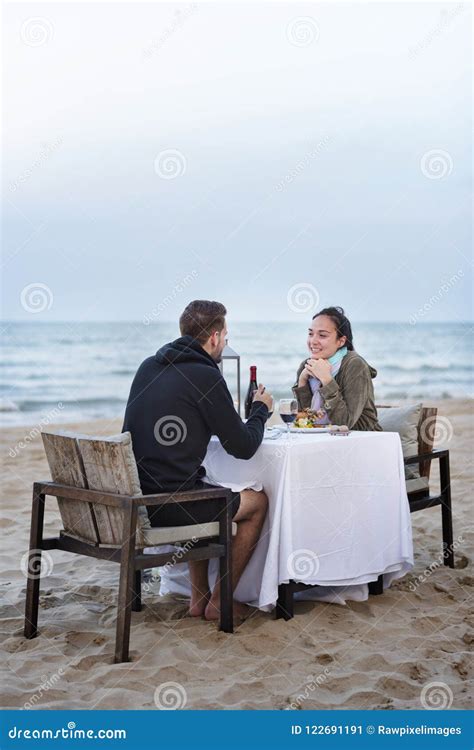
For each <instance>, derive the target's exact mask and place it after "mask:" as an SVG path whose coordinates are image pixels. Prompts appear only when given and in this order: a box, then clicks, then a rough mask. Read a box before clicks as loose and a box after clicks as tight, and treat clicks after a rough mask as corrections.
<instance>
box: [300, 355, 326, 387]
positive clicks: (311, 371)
mask: <svg viewBox="0 0 474 750" xmlns="http://www.w3.org/2000/svg"><path fill="white" fill-rule="evenodd" d="M303 372H307V373H308V377H309V378H311V377H313V378H318V380H320V381H321V383H322V385H327V384H328V383H330V382H331V380H332V375H331V364H330V363H329V362H328V360H327V359H308V360H306V366H305V369H304V370H303Z"/></svg>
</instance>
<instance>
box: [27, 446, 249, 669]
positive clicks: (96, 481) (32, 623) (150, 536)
mask: <svg viewBox="0 0 474 750" xmlns="http://www.w3.org/2000/svg"><path fill="white" fill-rule="evenodd" d="M42 437H43V444H44V448H45V452H46V456H47V459H48V463H49V467H50V471H51V477H52V480H53V481H51V482H35V483H34V485H33V505H32V515H31V532H30V550H29V558H28V579H27V589H26V611H25V628H24V634H25V637H26V638H34V637H35V636H36V635H37V634H38V628H37V623H38V604H39V590H40V570H41V552H42V550H52V549H59V550H63V551H66V552H72V553H74V554H79V555H86V556H88V557H95V558H97V559H99V560H110V561H112V562H117V563H119V565H120V583H119V594H118V610H117V625H116V641H115V662H124V661H128V658H129V642H130V622H131V612H132V610H135V611H140V610H141V571H142V570H143V569H144V568H151V567H155V566H162V565H167V564H173V562H175V560H176V554H174V555H173V553H163V554H145V553H144V548H145V547H154V546H157V545H164V544H175V543H183V542H187V544H186V545H185V546H184V548H182V549H181V550H180V555H179V562H180V563H181V562H187V561H190V560H209V559H210V558H213V557H217V558H219V561H220V571H219V572H220V580H221V588H220V596H221V600H220V612H221V614H220V629H221V630H223V631H225V632H227V633H232V632H233V617H232V614H233V613H232V575H231V561H232V560H231V555H232V531H233V530H235V524H233V523H232V515H231V497H232V492H231V490H228V489H225V488H209V489H199V490H192V491H189V492H179V493H160V494H156V495H146V497H144V496H143V495H142V493H141V489H140V482H139V478H138V470H137V466H136V463H135V458H134V456H133V451H132V441H131V435H130V433H129V432H126V433H122V435H119V436H117V437H114V438H100V439H99V438H98V439H96V438H91V437H87V436H78V435H72V434H71V433H64V432H62V433H45V432H43V433H42ZM47 496H53V497H56V498H57V501H58V506H59V512H60V514H61V520H62V523H63V526H64V528H63V530H62V531H61V532H60V534H59V536H58V537H54V538H49V539H43V517H44V508H45V500H46V497H47ZM211 498H212V499H215V500H218V501H221V502H222V513H221V514H220V515H219V520H218V521H215V522H209V523H204V524H192V525H189V526H178V527H170V528H152V527H151V525H150V521H149V518H148V513H147V510H146V507H145V506H144V502H146V504H147V505H152V506H160V505H166V504H168V503H174V502H179V503H180V504H184V503H199V502H200V501H203V500H208V499H211Z"/></svg>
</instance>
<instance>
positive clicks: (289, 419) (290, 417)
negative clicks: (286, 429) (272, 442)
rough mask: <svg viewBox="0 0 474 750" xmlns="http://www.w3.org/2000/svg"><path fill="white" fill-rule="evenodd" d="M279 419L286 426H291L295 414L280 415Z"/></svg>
mask: <svg viewBox="0 0 474 750" xmlns="http://www.w3.org/2000/svg"><path fill="white" fill-rule="evenodd" d="M280 417H281V418H282V419H283V421H284V422H286V423H287V424H291V422H294V421H295V419H296V414H280Z"/></svg>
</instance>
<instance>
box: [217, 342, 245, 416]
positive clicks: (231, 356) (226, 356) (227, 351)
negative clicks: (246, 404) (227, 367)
mask: <svg viewBox="0 0 474 750" xmlns="http://www.w3.org/2000/svg"><path fill="white" fill-rule="evenodd" d="M226 360H229V361H231V360H233V361H234V362H236V366H237V370H236V372H237V411H238V413H239V415H240V354H237V352H234V350H233V349H232V348H231V347H230V346H229V344H228V343H227V339H226V342H225V347H224V351H223V352H222V360H221V362H220V363H219V369H220V371H221V373H222V374H223V375H224V361H226ZM234 403H235V402H234Z"/></svg>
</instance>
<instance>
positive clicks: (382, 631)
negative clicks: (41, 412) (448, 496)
mask: <svg viewBox="0 0 474 750" xmlns="http://www.w3.org/2000/svg"><path fill="white" fill-rule="evenodd" d="M427 405H436V406H438V409H439V414H440V415H441V416H442V417H443V419H444V420H449V425H452V429H453V435H452V438H451V440H450V441H449V445H448V447H449V448H450V452H451V476H452V491H453V509H454V538H455V540H456V569H455V570H450V569H448V568H446V567H444V566H443V565H442V564H440V563H441V561H442V557H441V517H440V509H439V507H437V508H434V509H430V510H425V511H421V512H420V513H416V514H414V515H413V516H412V520H413V532H414V547H415V568H414V570H413V573H412V574H410V575H409V576H406V577H405V578H404V579H402V580H400V581H398V582H396V583H395V584H394V585H393V586H392V587H391V589H390V590H388V591H386V592H385V594H384V595H383V596H378V597H373V596H372V597H370V598H369V600H368V601H366V602H359V603H350V604H348V605H347V606H338V605H333V604H323V603H310V602H300V603H297V604H296V605H295V610H296V616H295V617H294V619H293V620H291V621H290V622H287V623H285V622H284V621H283V620H278V621H276V620H274V619H273V615H271V614H266V613H262V612H258V611H256V612H255V614H254V615H253V616H252V617H251V618H250V620H248V621H247V622H245V623H243V624H242V625H240V626H239V627H238V628H237V629H236V632H235V633H234V634H233V635H226V634H224V633H220V632H219V631H218V630H217V628H216V626H215V625H214V624H212V623H206V622H204V621H202V620H194V619H190V618H188V617H186V616H185V614H186V609H187V605H186V602H185V601H182V600H181V601H180V600H179V599H173V598H171V597H167V598H164V599H160V598H159V597H158V595H157V592H158V587H159V583H157V582H155V583H153V585H152V586H151V587H150V590H149V591H147V592H145V593H144V605H145V606H144V609H143V611H142V612H140V613H133V614H132V630H131V641H130V644H131V659H132V661H131V662H130V663H127V664H119V665H115V664H113V663H112V662H113V646H114V635H115V632H114V626H115V615H116V601H117V584H118V570H119V569H118V566H117V565H115V564H113V563H107V562H99V561H97V560H94V559H91V558H86V557H80V556H73V555H68V554H66V553H60V552H55V551H53V552H52V553H51V560H53V562H54V565H53V569H52V571H51V574H50V575H49V576H48V577H46V578H44V579H43V580H42V584H41V598H40V612H39V628H40V635H39V637H37V638H35V639H33V640H31V641H27V640H26V639H25V638H24V637H23V634H22V627H23V625H22V621H23V611H24V598H25V584H26V579H25V577H24V575H23V573H22V571H21V565H20V561H21V558H22V556H23V555H24V553H25V552H26V550H27V548H28V537H29V524H30V505H31V488H32V482H33V481H34V480H42V479H48V478H49V472H48V468H47V463H46V460H45V457H44V453H43V448H42V443H41V439H40V438H39V437H36V438H35V439H34V440H33V441H32V442H29V441H27V443H28V444H27V445H26V446H25V447H23V448H21V447H19V442H20V441H25V436H27V435H28V433H29V429H28V428H24V427H20V428H18V427H17V428H5V429H3V430H2V431H0V435H1V442H2V446H1V451H2V456H3V458H4V472H3V482H2V483H3V490H4V494H3V508H2V509H3V514H2V520H1V526H2V529H3V531H4V532H5V533H4V535H3V537H4V541H3V544H2V550H1V555H0V556H1V570H2V574H1V592H2V599H1V610H0V615H1V657H2V658H1V661H2V664H3V668H4V673H3V678H2V693H3V695H2V698H1V705H2V706H3V707H10V708H23V707H25V708H27V709H28V708H41V709H44V708H51V709H92V708H100V709H154V710H156V705H157V704H156V703H155V699H156V701H157V703H158V705H160V701H162V702H164V703H166V701H167V700H169V701H171V705H173V701H176V703H175V704H174V705H178V707H181V706H182V707H185V708H188V709H192V708H194V709H206V708H226V709H280V710H281V709H286V708H295V707H301V708H302V709H317V708H326V709H327V708H350V709H374V708H383V709H398V708H409V709H410V708H411V709H417V708H422V704H421V695H422V690H423V688H425V694H426V700H427V701H428V702H429V701H432V702H434V701H435V700H437V698H438V697H439V698H440V699H441V704H437V705H438V706H439V707H443V704H444V705H446V703H447V704H448V705H449V704H450V702H451V697H452V704H451V707H452V708H468V707H469V706H470V702H469V692H468V668H469V667H468V653H469V649H470V644H471V643H472V640H473V629H472V623H471V625H470V619H469V600H470V596H471V592H472V585H473V578H472V572H471V566H470V563H471V552H470V550H471V549H472V530H471V528H470V524H469V520H470V519H469V501H470V499H471V497H472V478H473V466H472V452H473V435H472V432H473V430H472V425H473V420H472V402H469V401H466V400H455V399H453V400H446V401H440V402H439V403H437V404H427ZM445 424H446V425H448V423H447V422H446V423H445ZM67 427H68V429H75V430H77V431H78V432H82V433H84V432H87V433H90V434H115V433H117V432H119V431H120V428H121V421H120V420H117V421H115V422H113V423H111V422H104V421H102V422H94V423H82V424H76V425H68V426H67ZM64 428H65V426H64V425H62V426H61V429H64ZM13 454H15V455H14V456H13ZM12 456H13V457H12ZM432 473H433V481H436V479H437V471H433V472H432ZM470 487H471V490H470ZM59 528H60V518H59V514H58V511H57V507H56V501H55V500H54V499H53V498H50V499H48V500H47V512H46V516H45V534H46V535H47V536H51V535H54V534H55V533H56V532H57V531H58V530H59ZM430 565H431V566H432V569H431V570H428V571H427V569H428V568H429V566H430ZM420 576H423V577H424V579H425V580H424V581H419V580H418V577H420ZM410 583H411V585H410ZM413 588H414V589H415V590H414V591H413V590H412V589H413ZM432 682H437V683H443V686H441V687H440V688H439V692H438V693H436V690H437V688H436V687H435V688H432V687H429V686H430V684H431V683H432ZM167 683H177V685H174V686H173V685H171V686H170V685H167ZM427 686H428V687H427ZM430 691H434V692H431V693H430Z"/></svg>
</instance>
